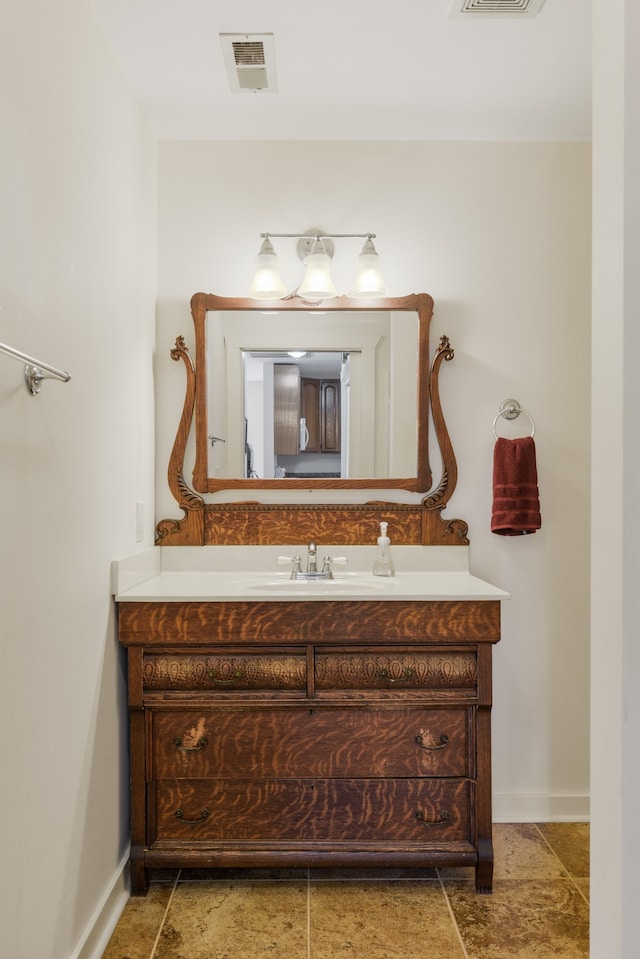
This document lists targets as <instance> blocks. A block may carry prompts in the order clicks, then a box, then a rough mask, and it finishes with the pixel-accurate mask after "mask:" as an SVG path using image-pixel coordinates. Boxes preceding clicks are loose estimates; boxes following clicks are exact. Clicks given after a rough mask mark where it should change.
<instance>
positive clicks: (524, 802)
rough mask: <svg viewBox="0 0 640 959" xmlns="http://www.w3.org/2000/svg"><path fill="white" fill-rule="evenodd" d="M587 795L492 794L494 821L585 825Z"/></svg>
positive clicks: (587, 804) (588, 814)
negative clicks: (580, 823)
mask: <svg viewBox="0 0 640 959" xmlns="http://www.w3.org/2000/svg"><path fill="white" fill-rule="evenodd" d="M589 807H590V804H589V796H588V795H580V796H558V795H556V796H550V795H546V794H545V795H542V794H540V795H527V794H524V793H494V796H493V821H494V822H588V821H589V818H590V808H589Z"/></svg>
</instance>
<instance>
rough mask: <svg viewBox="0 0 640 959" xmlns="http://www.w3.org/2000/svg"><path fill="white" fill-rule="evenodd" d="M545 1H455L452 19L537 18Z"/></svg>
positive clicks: (451, 14)
mask: <svg viewBox="0 0 640 959" xmlns="http://www.w3.org/2000/svg"><path fill="white" fill-rule="evenodd" d="M543 3H544V0H453V3H452V5H451V13H450V14H449V16H451V17H464V18H465V19H466V18H467V17H468V18H469V19H471V17H474V16H475V17H478V18H479V17H522V18H524V17H537V15H538V14H539V13H540V8H541V7H542V4H543Z"/></svg>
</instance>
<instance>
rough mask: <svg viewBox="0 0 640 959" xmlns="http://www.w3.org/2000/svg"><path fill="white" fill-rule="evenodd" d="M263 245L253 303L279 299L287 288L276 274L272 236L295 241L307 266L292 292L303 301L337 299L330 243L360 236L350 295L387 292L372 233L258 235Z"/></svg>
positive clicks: (362, 296)
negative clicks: (360, 241) (361, 240)
mask: <svg viewBox="0 0 640 959" xmlns="http://www.w3.org/2000/svg"><path fill="white" fill-rule="evenodd" d="M260 236H261V237H262V246H261V247H260V252H259V253H258V257H257V264H256V272H255V276H254V278H253V283H252V284H251V288H250V290H249V296H250V297H251V298H252V299H256V300H278V299H282V297H283V296H285V295H286V287H285V285H284V283H283V281H282V278H281V276H280V273H279V271H278V257H277V254H276V252H275V250H274V248H273V244H272V243H271V237H276V238H277V239H282V238H286V239H294V240H297V241H298V245H297V253H298V257H299V259H300V260H301V261H302V262H303V263H304V264H305V265H306V268H307V269H306V273H305V276H304V279H303V281H302V283H301V284H300V286H299V287H298V288H297V290H296V291H295V293H296V294H297V295H298V296H299V297H300V298H301V299H303V300H309V301H311V302H315V301H317V300H325V299H328V298H331V297H334V296H338V291H337V290H336V288H335V286H334V284H333V280H332V279H331V259H332V257H333V251H334V246H333V240H335V239H349V238H353V237H360V238H362V239H364V241H365V242H364V245H363V247H362V252H361V253H360V256H359V257H358V267H357V274H356V280H355V284H354V286H353V289H352V290H351V291H350V292H349V296H350V297H354V298H356V299H358V298H359V299H375V298H376V297H379V296H385V295H386V293H387V289H386V287H385V284H384V280H383V279H382V275H381V273H380V267H379V266H378V253H377V251H376V248H375V246H374V244H373V240H374V238H375V233H331V234H327V233H322V232H321V231H320V230H309V231H308V232H307V233H261V234H260Z"/></svg>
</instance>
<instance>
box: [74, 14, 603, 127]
mask: <svg viewBox="0 0 640 959" xmlns="http://www.w3.org/2000/svg"><path fill="white" fill-rule="evenodd" d="M452 2H453V0H322V2H318V0H314V2H312V0H93V4H94V6H95V9H96V12H97V14H98V17H99V20H100V22H101V24H102V26H103V28H104V30H105V32H106V34H107V35H108V37H109V38H110V41H111V44H112V46H113V48H114V50H115V51H116V53H117V56H118V58H119V59H120V61H121V62H122V64H123V67H124V71H125V73H126V74H127V76H128V78H129V80H130V82H131V84H132V86H133V88H134V90H135V91H136V93H137V96H138V98H139V99H140V101H141V103H142V104H143V105H144V108H145V111H146V113H147V115H148V117H149V119H150V121H151V123H152V126H153V128H154V130H155V131H156V133H157V135H158V136H159V137H160V138H161V139H194V138H195V139H221V140H433V139H437V140H443V139H444V140H447V139H448V140H457V139H465V140H478V139H481V140H494V139H499V140H588V139H590V136H591V2H590V0H545V2H544V4H543V6H542V9H541V11H540V13H539V14H538V16H537V17H535V18H527V17H524V16H522V15H519V16H517V17H511V18H509V19H497V18H495V17H491V16H488V15H487V14H486V13H483V14H481V15H478V14H473V15H466V18H463V17H457V18H454V17H451V16H450V13H451V7H452ZM220 33H250V34H253V33H273V35H274V44H275V62H276V74H277V86H278V91H277V92H276V93H253V92H243V93H231V90H230V85H229V80H228V77H227V73H226V70H225V66H224V60H223V54H222V47H221V43H220V40H219V36H218V35H219V34H220Z"/></svg>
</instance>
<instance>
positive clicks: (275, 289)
mask: <svg viewBox="0 0 640 959" xmlns="http://www.w3.org/2000/svg"><path fill="white" fill-rule="evenodd" d="M286 292H287V288H286V286H285V285H284V283H283V282H282V278H281V276H280V273H279V272H278V257H277V256H276V252H275V250H274V249H273V246H272V244H271V241H270V240H269V237H265V239H264V241H263V243H262V246H261V247H260V252H259V253H258V256H257V258H256V272H255V275H254V277H253V283H252V284H251V288H250V290H249V296H250V297H251V298H252V299H254V300H279V299H281V298H282V297H283V296H284V295H285V294H286Z"/></svg>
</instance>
